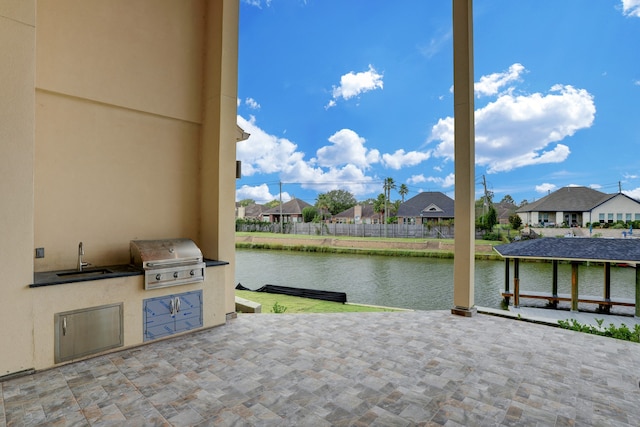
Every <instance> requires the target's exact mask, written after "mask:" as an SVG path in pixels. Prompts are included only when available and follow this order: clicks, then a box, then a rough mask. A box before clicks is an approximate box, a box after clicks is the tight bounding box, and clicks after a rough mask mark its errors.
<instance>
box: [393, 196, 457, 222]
mask: <svg viewBox="0 0 640 427" xmlns="http://www.w3.org/2000/svg"><path fill="white" fill-rule="evenodd" d="M453 207H454V201H453V199H452V198H450V197H448V196H447V195H446V194H444V193H441V192H440V191H424V192H422V193H418V194H417V195H416V196H413V197H412V198H410V199H409V200H407V201H406V202H404V203H402V204H401V205H400V208H399V209H398V213H397V216H399V217H403V218H411V217H420V216H422V217H424V218H453V216H454V209H453ZM429 208H432V210H430V209H429Z"/></svg>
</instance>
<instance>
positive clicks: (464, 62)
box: [451, 0, 477, 316]
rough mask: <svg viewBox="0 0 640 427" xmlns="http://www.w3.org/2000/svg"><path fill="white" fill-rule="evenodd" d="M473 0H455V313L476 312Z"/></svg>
mask: <svg viewBox="0 0 640 427" xmlns="http://www.w3.org/2000/svg"><path fill="white" fill-rule="evenodd" d="M472 4H473V2H472V0H453V88H454V90H453V103H454V106H453V110H454V118H455V128H454V154H455V176H456V178H455V205H454V209H455V217H454V221H455V250H454V262H453V305H454V307H453V308H452V309H451V312H452V313H453V314H457V315H461V316H473V315H474V314H475V313H476V311H477V309H476V308H475V307H474V268H475V191H474V190H475V173H474V172H475V170H474V169H475V128H474V103H473V101H474V99H473V8H472Z"/></svg>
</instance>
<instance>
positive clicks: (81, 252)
mask: <svg viewBox="0 0 640 427" xmlns="http://www.w3.org/2000/svg"><path fill="white" fill-rule="evenodd" d="M83 256H84V246H83V245H82V242H80V243H79V244H78V271H82V268H83V267H88V266H90V265H91V264H90V263H88V262H85V261H82V257H83Z"/></svg>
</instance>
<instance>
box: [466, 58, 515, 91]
mask: <svg viewBox="0 0 640 427" xmlns="http://www.w3.org/2000/svg"><path fill="white" fill-rule="evenodd" d="M524 71H525V68H524V66H523V65H522V64H518V63H516V64H513V65H512V66H510V67H509V70H507V71H505V72H503V73H493V74H489V75H488V76H482V77H480V81H478V82H476V83H474V85H473V89H474V92H475V94H476V96H477V97H478V98H480V97H481V96H482V95H495V94H497V93H498V92H499V91H500V89H501V88H502V87H504V86H506V85H507V84H509V83H511V82H514V81H518V80H519V79H520V74H522V73H523V72H524Z"/></svg>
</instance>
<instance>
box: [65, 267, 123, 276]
mask: <svg viewBox="0 0 640 427" xmlns="http://www.w3.org/2000/svg"><path fill="white" fill-rule="evenodd" d="M110 273H113V271H111V270H109V269H108V268H88V269H85V270H82V271H65V272H64V273H57V274H56V275H57V276H58V277H64V278H65V279H73V278H79V277H95V276H102V275H104V274H110Z"/></svg>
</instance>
